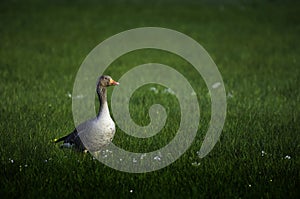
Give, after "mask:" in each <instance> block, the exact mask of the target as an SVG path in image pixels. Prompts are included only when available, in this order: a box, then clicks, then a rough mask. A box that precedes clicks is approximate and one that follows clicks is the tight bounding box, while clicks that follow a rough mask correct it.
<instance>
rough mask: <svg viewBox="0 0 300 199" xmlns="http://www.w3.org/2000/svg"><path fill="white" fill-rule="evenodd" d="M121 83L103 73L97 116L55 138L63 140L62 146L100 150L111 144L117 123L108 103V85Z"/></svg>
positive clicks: (57, 140)
mask: <svg viewBox="0 0 300 199" xmlns="http://www.w3.org/2000/svg"><path fill="white" fill-rule="evenodd" d="M114 85H119V83H118V82H116V81H114V80H113V79H112V78H111V77H110V76H107V75H102V76H101V77H99V80H98V83H97V88H96V91H97V94H98V98H99V102H100V108H99V112H98V114H97V117H95V118H93V119H90V120H87V121H86V122H83V123H81V124H80V125H78V126H77V127H76V128H75V129H74V131H73V132H71V133H70V134H68V135H66V136H64V137H62V138H59V139H55V140H54V142H55V143H58V142H61V141H63V144H62V147H73V146H74V147H75V148H76V149H78V150H80V151H91V152H92V151H93V152H94V151H99V150H101V148H102V147H103V146H105V145H107V144H109V143H110V142H111V141H112V139H113V137H114V134H115V123H114V121H113V120H112V119H111V117H110V114H109V109H108V104H107V99H106V97H107V91H106V90H107V87H108V86H114Z"/></svg>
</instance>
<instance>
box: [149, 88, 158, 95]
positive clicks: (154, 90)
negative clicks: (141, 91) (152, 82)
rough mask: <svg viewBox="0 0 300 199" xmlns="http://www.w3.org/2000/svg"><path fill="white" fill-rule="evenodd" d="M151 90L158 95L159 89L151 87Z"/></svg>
mask: <svg viewBox="0 0 300 199" xmlns="http://www.w3.org/2000/svg"><path fill="white" fill-rule="evenodd" d="M149 90H150V91H152V92H154V93H155V94H157V93H158V90H157V88H155V87H150V89H149Z"/></svg>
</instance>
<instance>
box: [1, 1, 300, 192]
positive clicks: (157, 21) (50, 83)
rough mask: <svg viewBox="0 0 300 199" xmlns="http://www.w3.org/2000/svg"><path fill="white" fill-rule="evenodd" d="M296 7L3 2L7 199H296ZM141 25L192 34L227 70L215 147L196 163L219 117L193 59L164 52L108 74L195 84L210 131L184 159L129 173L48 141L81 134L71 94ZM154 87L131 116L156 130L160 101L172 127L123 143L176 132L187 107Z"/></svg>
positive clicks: (299, 96) (122, 62)
mask: <svg viewBox="0 0 300 199" xmlns="http://www.w3.org/2000/svg"><path fill="white" fill-rule="evenodd" d="M299 12H300V6H299V3H298V2H293V1H288V2H286V3H280V2H278V1H272V2H271V1H270V2H269V1H265V2H263V3H259V1H244V3H237V2H235V1H230V3H220V2H218V3H217V2H216V1H214V2H213V3H208V2H205V3H197V2H193V1H189V2H186V3H180V2H179V1H175V2H171V1H166V2H165V3H162V2H160V1H155V3H147V2H143V3H142V2H141V3H139V2H137V1H136V2H131V1H128V2H124V1H118V3H107V2H100V3H97V2H96V1H91V2H89V3H86V2H83V1H76V2H75V3H73V4H71V3H70V2H68V1H56V3H53V4H51V3H39V2H38V1H36V2H35V3H34V2H32V3H30V4H28V3H27V4H25V3H20V2H1V3H0V41H1V45H0V57H1V59H0V96H1V100H0V111H1V114H0V121H1V122H0V135H1V139H0V146H1V147H0V154H1V156H0V160H1V163H0V166H1V171H0V195H1V198H8V197H9V198H12V197H14V198H16V197H22V198H36V197H39V198H40V197H43V198H53V197H67V198H71V197H72V198H74V197H85V198H88V197H89V198H90V197H95V198H96V197H97V198H102V197H103V198H104V197H105V198H114V197H117V196H120V197H122V198H126V197H137V198H150V196H154V197H155V198H166V197H168V196H171V197H178V198H196V197H222V198H224V197H226V198H239V197H242V198H250V197H251V198H253V197H255V198H258V197H259V198H274V197H275V198H299V196H300V194H299V191H298V189H299V188H298V187H299V184H300V183H299V179H300V175H299V168H300V163H299V153H300V146H299V143H300V136H299V132H300V126H299V121H300V118H299V113H300V107H299V101H300V88H299V85H300V81H299V76H300V64H299V63H300V59H299V55H300V48H299V46H300V40H299V35H300V17H299V14H298V13H299ZM144 26H158V27H165V28H171V29H174V30H177V31H180V32H182V33H185V34H187V35H189V36H190V37H192V38H193V39H195V40H196V41H198V42H199V43H200V44H202V45H203V47H204V48H205V49H206V50H207V51H208V52H209V54H210V55H211V56H212V58H213V59H214V61H215V62H216V64H217V65H218V68H219V70H220V72H221V74H222V77H223V80H224V83H225V87H226V92H227V95H228V98H227V107H228V108H227V118H226V123H225V126H224V129H223V132H222V134H221V137H220V140H219V141H218V143H217V144H216V146H215V147H214V149H213V150H212V151H211V152H210V153H209V155H208V156H206V157H205V158H203V159H199V158H198V157H197V151H198V150H199V149H200V147H201V144H202V141H203V137H204V135H205V132H206V130H207V127H208V122H209V119H210V98H209V95H208V89H207V88H206V86H205V84H204V82H203V80H202V79H201V78H200V77H199V75H197V73H196V72H195V71H194V69H193V68H192V66H190V65H189V64H188V63H187V62H185V61H184V60H182V59H181V58H179V57H178V56H176V55H174V54H170V53H166V52H161V51H158V50H141V51H135V52H132V53H129V54H127V55H124V56H122V57H120V58H119V59H118V60H116V61H115V62H114V63H113V64H112V65H111V66H110V67H109V68H108V69H107V71H106V73H107V74H110V75H111V76H112V77H113V78H114V79H116V80H118V78H120V77H121V76H122V74H124V73H125V72H126V71H128V70H129V69H131V68H132V67H134V66H136V65H139V64H144V63H148V62H156V63H163V64H167V65H169V66H172V67H174V68H175V69H176V70H178V71H179V72H181V73H182V74H183V75H184V76H185V77H187V78H189V80H190V83H191V84H192V86H193V88H194V89H195V91H196V92H197V95H198V96H197V97H198V99H199V101H200V108H201V110H202V112H201V120H200V124H201V125H200V126H199V130H198V134H197V137H196V139H195V141H194V143H193V145H192V146H191V147H190V148H189V150H188V151H187V152H186V153H185V154H184V155H182V156H181V157H180V159H178V160H177V161H176V162H174V163H173V164H171V165H170V166H168V167H166V168H163V169H161V170H158V171H155V172H150V173H143V174H132V173H124V172H120V171H116V170H114V169H111V168H109V167H107V166H105V165H103V164H101V163H100V162H98V161H96V160H93V157H92V156H91V155H90V154H80V153H77V152H76V151H72V150H61V149H60V148H59V146H58V145H54V144H53V143H51V140H52V139H53V138H56V137H59V136H62V135H64V134H66V133H68V132H70V131H71V130H72V129H73V128H74V124H73V120H72V118H73V116H72V101H71V98H69V97H68V93H71V92H72V89H73V82H74V80H75V77H76V73H77V70H78V69H79V67H80V64H81V63H82V61H83V60H84V58H85V56H86V55H87V54H88V53H89V52H90V51H91V50H92V49H93V48H94V47H95V46H96V45H97V44H99V43H100V42H101V41H103V40H105V39H106V38H108V37H110V36H112V35H114V34H116V33H119V32H121V31H124V30H127V29H131V28H136V27H144ZM99 75H100V74H99ZM120 86H121V85H120ZM151 86H157V85H147V86H144V87H142V88H140V89H138V90H137V91H136V92H135V93H134V95H133V96H132V99H131V104H130V111H131V114H132V119H133V120H134V121H135V122H136V123H138V124H141V125H145V124H148V123H149V122H150V120H149V116H148V115H147V111H148V109H149V107H150V106H151V105H152V104H154V103H161V104H162V105H164V106H165V108H166V110H167V113H168V120H167V124H166V126H165V128H164V129H163V130H162V132H161V134H159V135H156V136H154V137H153V138H150V139H147V140H143V141H141V140H139V139H136V138H132V137H130V136H128V135H126V134H125V133H124V132H122V131H121V130H120V129H117V133H116V137H115V139H114V143H115V144H116V145H118V146H120V147H123V148H125V149H127V150H131V151H136V152H141V151H151V150H155V149H158V148H160V147H162V146H164V145H165V144H166V143H168V141H170V140H171V139H172V137H173V136H174V135H175V133H176V130H177V128H178V125H179V122H180V121H179V120H178V118H179V113H180V109H179V108H178V101H177V100H176V98H175V97H174V96H172V95H167V94H163V93H160V94H157V95H155V94H154V93H152V92H150V91H149V87H151ZM157 87H158V89H160V90H163V89H164V88H163V87H160V86H157ZM109 94H111V89H110V90H109ZM262 151H264V152H265V153H266V154H264V155H263V156H262ZM286 156H289V157H291V158H290V159H288V158H286ZM195 162H196V163H197V165H194V164H193V163H195ZM198 163H199V164H198ZM130 190H133V192H132V193H131V192H130Z"/></svg>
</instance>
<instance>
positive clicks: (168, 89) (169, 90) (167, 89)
mask: <svg viewBox="0 0 300 199" xmlns="http://www.w3.org/2000/svg"><path fill="white" fill-rule="evenodd" d="M164 93H169V94H171V95H175V92H174V91H173V90H172V89H171V88H166V89H165V90H164Z"/></svg>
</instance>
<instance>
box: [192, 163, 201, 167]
mask: <svg viewBox="0 0 300 199" xmlns="http://www.w3.org/2000/svg"><path fill="white" fill-rule="evenodd" d="M192 165H193V166H195V167H198V166H200V162H193V163H192Z"/></svg>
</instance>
